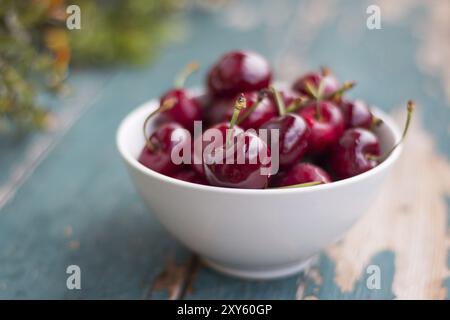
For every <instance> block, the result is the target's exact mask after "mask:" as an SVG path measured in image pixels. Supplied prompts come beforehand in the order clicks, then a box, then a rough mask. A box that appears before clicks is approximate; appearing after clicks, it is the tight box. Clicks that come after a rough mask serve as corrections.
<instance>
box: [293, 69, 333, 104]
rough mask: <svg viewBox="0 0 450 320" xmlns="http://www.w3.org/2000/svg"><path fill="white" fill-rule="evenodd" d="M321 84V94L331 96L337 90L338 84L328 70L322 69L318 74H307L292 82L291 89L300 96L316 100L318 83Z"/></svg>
mask: <svg viewBox="0 0 450 320" xmlns="http://www.w3.org/2000/svg"><path fill="white" fill-rule="evenodd" d="M321 82H323V86H324V87H323V93H324V94H325V95H328V94H331V93H333V92H334V91H336V90H338V88H339V83H338V81H337V80H336V78H335V77H334V76H333V75H332V74H331V72H330V71H329V69H327V68H322V69H321V70H320V72H309V73H307V74H305V75H303V76H301V77H300V78H299V79H297V80H296V81H295V82H294V85H293V86H292V88H293V89H294V90H295V91H297V92H299V93H301V94H302V95H305V96H308V97H310V98H317V96H318V90H319V86H320V83H321Z"/></svg>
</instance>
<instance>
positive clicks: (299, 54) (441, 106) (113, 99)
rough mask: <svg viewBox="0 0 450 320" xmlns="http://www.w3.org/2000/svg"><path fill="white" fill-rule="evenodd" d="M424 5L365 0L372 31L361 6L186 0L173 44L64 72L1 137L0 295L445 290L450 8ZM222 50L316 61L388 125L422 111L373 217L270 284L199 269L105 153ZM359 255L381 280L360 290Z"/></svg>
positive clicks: (294, 68) (281, 73) (282, 72)
mask: <svg viewBox="0 0 450 320" xmlns="http://www.w3.org/2000/svg"><path fill="white" fill-rule="evenodd" d="M371 3H372V2H371ZM423 3H425V2H423V1H413V0H410V1H405V2H404V1H378V2H377V4H378V5H379V6H380V7H381V18H382V29H380V30H369V29H367V28H366V18H367V14H366V7H367V5H368V4H364V3H363V1H301V2H298V3H297V2H296V1H288V0H286V1H285V3H280V2H278V1H277V2H275V1H264V2H259V1H258V4H256V1H255V2H251V1H249V2H234V1H231V2H229V3H228V5H227V7H225V8H223V9H221V10H219V11H214V10H213V11H211V10H206V9H204V8H203V9H202V8H200V7H198V6H197V7H194V8H193V9H192V10H190V11H188V12H186V13H185V14H184V18H183V19H181V20H182V21H183V23H184V24H185V25H184V26H183V27H182V29H183V30H184V31H185V32H184V37H183V38H182V40H180V41H179V42H177V43H174V44H172V45H171V46H170V47H168V48H167V49H166V50H165V51H164V52H163V53H162V54H161V56H160V58H159V60H157V62H156V63H155V64H153V65H151V66H148V67H146V68H142V69H129V68H122V69H111V70H102V71H98V70H97V71H74V72H73V73H72V74H71V76H70V78H69V83H70V85H71V86H72V89H73V94H72V95H71V96H69V97H67V98H60V99H54V100H53V101H51V102H52V105H54V106H55V113H56V126H55V127H54V128H53V130H52V131H50V132H46V133H41V134H36V135H33V136H30V137H27V138H25V139H22V140H16V139H13V138H3V139H2V140H1V145H0V298H8V299H9V298H51V299H53V298H63V299H79V298H82V299H87V298H133V299H140V298H144V299H196V298H206V299H211V298H223V299H229V298H235V299H254V298H274V299H341V298H343V299H354V298H359V299H379V298H381V299H393V298H399V299H408V298H436V299H446V298H448V297H449V296H450V294H449V289H450V273H449V265H450V255H449V248H450V236H449V232H448V230H449V226H450V216H449V212H450V209H449V206H450V164H449V156H450V143H449V139H450V126H449V119H450V64H449V62H448V59H449V57H450V22H449V21H450V20H449V19H448V17H449V16H450V3H449V2H448V1H446V0H442V1H439V0H436V1H427V2H426V3H428V4H429V5H428V6H424V4H423ZM232 48H250V49H253V50H256V51H259V52H261V53H263V54H264V55H266V56H267V58H268V59H269V60H270V61H271V62H272V63H273V65H274V66H275V67H276V68H277V78H278V79H284V80H292V79H293V78H294V77H295V76H296V75H298V74H299V73H301V72H304V71H306V70H308V69H310V68H315V67H318V66H320V65H322V64H327V65H328V66H331V67H332V68H333V70H334V72H335V73H336V74H337V75H338V76H339V77H340V78H341V79H355V80H357V81H358V85H357V87H356V88H355V89H354V91H353V92H352V93H351V96H353V97H363V98H364V99H366V100H367V101H368V102H370V103H372V104H374V105H377V106H379V107H380V108H382V109H384V110H388V111H389V112H392V113H393V114H396V116H397V120H398V121H399V123H400V124H401V123H402V121H403V117H404V111H403V106H404V104H405V101H406V100H407V99H408V98H413V99H415V100H416V101H417V104H418V107H419V108H418V109H419V110H418V112H417V114H416V117H415V120H414V123H413V127H412V131H411V132H410V135H409V137H408V139H407V143H406V144H405V149H404V153H403V155H402V158H401V160H400V161H399V162H398V164H397V166H396V168H395V170H394V174H393V175H392V176H391V177H390V180H389V181H388V182H387V184H386V185H385V187H384V189H383V192H382V194H380V197H379V198H378V200H377V202H375V203H374V204H373V206H372V208H371V209H370V212H368V213H367V214H366V215H365V216H364V218H363V219H361V220H360V221H359V222H358V223H357V225H355V227H354V228H353V229H352V230H351V231H350V232H348V234H347V235H346V236H345V237H344V238H343V239H342V240H341V241H340V242H339V243H337V244H334V245H331V246H330V247H329V248H327V249H326V250H324V251H323V252H322V253H320V255H319V256H318V258H317V260H316V263H314V264H313V265H312V266H311V267H310V268H308V269H307V270H305V271H304V272H303V273H302V274H299V275H296V276H292V277H290V278H286V279H282V280H276V281H265V282H264V281H244V280H238V279H233V278H229V277H226V276H223V275H220V274H217V273H216V272H214V271H211V270H210V269H208V268H206V267H204V266H202V265H201V264H199V262H198V259H196V258H195V257H194V256H193V255H192V253H190V252H188V251H187V250H186V249H184V248H183V247H182V246H181V245H180V244H178V243H177V242H176V241H175V240H174V239H173V238H172V237H171V236H170V235H169V234H168V233H167V232H166V231H165V230H164V229H163V228H162V227H161V225H160V224H159V223H158V222H157V221H156V219H155V217H154V216H153V215H152V214H149V212H148V209H146V208H145V207H144V204H143V202H142V201H141V200H140V199H139V197H138V196H137V194H136V192H135V190H134V189H133V186H132V185H131V183H130V180H129V179H128V177H127V174H126V172H125V168H124V166H123V164H122V163H121V160H120V159H119V156H118V152H117V151H116V146H115V140H114V139H115V131H116V128H117V126H118V124H119V122H120V120H121V119H122V118H123V117H124V116H125V115H126V114H127V113H128V112H129V111H130V110H132V109H133V108H135V107H136V106H137V105H138V104H140V103H142V102H144V101H146V100H148V99H150V98H152V97H156V96H158V95H159V94H161V93H162V91H163V90H165V89H166V88H167V87H168V86H170V84H171V81H172V77H173V75H174V74H175V73H176V71H177V70H179V69H180V68H181V67H182V66H183V65H185V64H186V63H188V62H190V61H192V60H198V61H201V62H202V65H203V69H202V71H203V72H200V73H199V74H198V75H195V76H194V77H193V78H192V79H191V80H190V85H193V86H194V85H200V84H202V83H203V78H204V71H205V69H206V67H208V66H209V65H210V64H211V63H212V62H213V61H214V60H215V59H216V58H217V57H218V55H219V54H221V53H223V52H225V51H227V50H229V49H232ZM355 196H357V195H355ZM343 205H345V204H343ZM72 264H75V265H78V266H80V268H81V270H82V289H81V290H68V289H67V288H66V278H67V276H68V275H67V274H66V268H67V266H68V265H72ZM371 265H372V266H373V265H375V266H376V267H378V268H379V270H380V272H381V273H380V275H381V288H380V289H375V290H370V289H368V287H367V285H366V281H367V279H368V276H369V275H370V270H371V269H369V270H368V269H367V268H368V266H371ZM368 271H369V273H368Z"/></svg>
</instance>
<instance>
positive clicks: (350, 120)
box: [339, 100, 373, 129]
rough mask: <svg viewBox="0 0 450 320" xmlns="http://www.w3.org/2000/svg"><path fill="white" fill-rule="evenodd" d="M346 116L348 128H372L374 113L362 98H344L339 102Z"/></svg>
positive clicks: (345, 120)
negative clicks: (350, 99) (351, 99)
mask: <svg viewBox="0 0 450 320" xmlns="http://www.w3.org/2000/svg"><path fill="white" fill-rule="evenodd" d="M339 107H340V109H341V111H342V115H343V116H344V122H345V126H346V128H356V127H360V128H365V129H370V128H371V127H372V124H373V115H372V112H371V111H370V108H369V106H368V105H367V103H365V102H364V101H362V100H353V101H349V100H344V101H342V102H341V103H340V104H339Z"/></svg>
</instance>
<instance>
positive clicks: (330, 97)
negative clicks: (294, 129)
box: [287, 81, 355, 112]
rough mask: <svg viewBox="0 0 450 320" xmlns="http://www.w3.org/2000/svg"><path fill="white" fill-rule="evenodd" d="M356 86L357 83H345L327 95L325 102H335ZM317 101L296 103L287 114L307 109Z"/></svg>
mask: <svg viewBox="0 0 450 320" xmlns="http://www.w3.org/2000/svg"><path fill="white" fill-rule="evenodd" d="M354 86H355V82H350V81H347V82H344V84H343V85H342V86H341V87H340V88H339V89H337V90H336V91H334V92H332V93H330V94H328V95H326V96H325V97H324V100H334V99H336V97H338V96H341V95H342V94H343V93H344V92H346V91H348V90H350V89H352V88H353V87H354ZM315 100H316V99H306V100H305V99H304V100H303V102H302V103H296V104H295V105H293V104H290V105H289V108H288V110H287V112H295V111H297V110H298V109H300V108H303V107H306V106H307V105H309V104H311V103H313V102H314V101H315Z"/></svg>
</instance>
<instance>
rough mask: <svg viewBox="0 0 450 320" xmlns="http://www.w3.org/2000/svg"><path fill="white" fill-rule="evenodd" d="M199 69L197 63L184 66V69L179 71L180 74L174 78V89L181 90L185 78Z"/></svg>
mask: <svg viewBox="0 0 450 320" xmlns="http://www.w3.org/2000/svg"><path fill="white" fill-rule="evenodd" d="M199 68H200V65H199V64H198V63H197V62H191V63H189V64H188V65H187V66H185V67H184V69H183V70H181V72H180V73H179V74H178V75H177V76H176V77H175V82H174V85H175V88H178V89H179V88H183V87H184V84H185V82H186V80H187V78H188V77H189V76H190V75H191V74H192V73H194V72H195V71H197V70H198V69H199Z"/></svg>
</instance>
